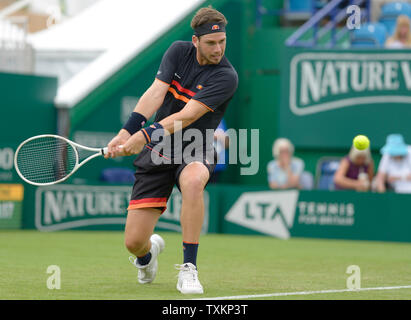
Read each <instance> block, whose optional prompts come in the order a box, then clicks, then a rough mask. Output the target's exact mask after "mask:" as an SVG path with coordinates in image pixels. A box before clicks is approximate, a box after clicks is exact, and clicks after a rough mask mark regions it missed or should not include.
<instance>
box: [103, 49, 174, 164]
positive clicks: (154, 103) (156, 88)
mask: <svg viewBox="0 0 411 320" xmlns="http://www.w3.org/2000/svg"><path fill="white" fill-rule="evenodd" d="M180 53H181V42H179V41H176V42H174V43H173V44H172V45H171V46H170V47H169V48H168V49H167V51H166V52H165V54H164V55H163V58H162V60H161V64H160V67H159V69H158V72H157V76H156V79H155V80H154V82H153V84H152V85H151V86H150V88H148V89H147V91H146V92H145V93H144V94H143V96H142V97H141V98H140V100H139V101H138V103H137V105H136V107H135V108H134V112H133V113H134V116H136V115H138V117H137V116H136V117H135V118H136V119H137V120H138V121H141V120H142V119H144V118H145V119H150V118H151V116H152V115H153V114H154V113H155V112H156V111H157V110H158V109H159V108H160V106H161V105H162V104H163V101H164V98H165V96H166V94H167V91H168V89H169V87H170V83H171V81H172V79H173V76H174V73H175V71H176V68H177V67H178V65H179V57H180ZM131 119H132V118H131ZM134 129H136V128H134ZM137 129H138V130H139V129H141V128H137ZM138 130H131V131H132V132H131V133H130V132H129V131H127V130H125V129H121V130H120V132H119V133H118V135H117V136H116V137H114V138H113V140H111V141H110V143H109V144H108V145H107V147H108V152H107V154H106V156H105V158H112V157H116V156H117V155H118V151H119V150H118V147H119V146H120V145H124V144H125V143H126V142H127V141H128V140H129V138H130V137H131V136H132V135H134V134H136V132H137V131H138ZM134 131H136V132H134Z"/></svg>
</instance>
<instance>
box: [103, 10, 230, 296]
mask: <svg viewBox="0 0 411 320" xmlns="http://www.w3.org/2000/svg"><path fill="white" fill-rule="evenodd" d="M226 25H227V20H226V18H225V17H224V15H223V14H222V13H220V12H218V11H217V10H215V9H212V8H210V7H208V8H202V9H200V10H198V11H197V13H196V14H195V16H194V17H193V19H192V21H191V27H192V29H193V30H194V35H193V36H192V41H176V42H174V43H173V44H172V45H171V46H170V47H169V48H168V50H167V51H166V52H165V54H164V56H163V58H162V61H161V64H160V68H159V70H158V72H157V76H156V78H155V80H154V82H153V83H152V85H151V86H150V87H149V88H148V89H147V91H146V92H145V93H144V94H143V96H142V97H141V98H140V100H139V102H138V103H137V105H136V107H135V109H134V112H133V113H132V114H131V116H130V118H129V120H128V121H127V123H126V124H125V125H124V127H123V129H121V130H120V132H119V133H118V135H117V136H116V137H114V138H113V139H112V141H111V142H110V143H109V144H108V153H107V155H106V157H107V158H108V157H111V158H115V157H117V156H124V155H134V154H138V156H137V158H136V160H135V161H134V165H135V166H136V168H137V169H136V173H135V177H136V180H135V183H134V186H133V190H132V196H131V201H130V204H129V207H128V216H127V222H126V227H125V245H126V247H127V249H128V250H129V251H130V252H131V253H132V254H133V255H135V256H136V258H134V257H130V258H131V259H132V260H131V261H132V263H133V264H134V265H135V266H136V267H137V268H138V281H139V282H140V283H150V282H152V281H153V280H154V278H155V276H156V273H157V269H158V263H157V257H158V255H159V254H160V253H161V252H162V251H163V249H164V246H165V243H164V240H163V239H162V238H161V237H160V236H159V235H157V234H153V231H154V227H155V225H156V223H157V221H158V219H159V218H160V215H161V214H162V213H163V212H164V210H165V209H166V205H167V200H168V198H169V196H170V194H171V192H172V189H173V187H174V185H177V187H178V188H179V190H180V191H181V193H182V208H181V227H182V238H183V257H184V260H183V264H181V265H177V269H178V270H180V272H179V275H178V282H177V289H178V290H179V291H180V292H181V293H184V294H194V293H197V294H202V293H203V287H202V285H201V283H200V281H199V280H198V272H197V261H196V260H197V250H198V244H199V239H200V232H201V228H202V224H203V220H204V199H203V192H204V188H205V186H206V185H207V182H208V180H209V178H210V176H211V173H212V172H213V169H214V167H215V163H216V154H215V151H214V149H213V139H212V138H211V139H210V141H209V140H207V139H206V138H205V135H206V130H207V129H212V130H215V129H216V128H217V126H218V124H219V123H220V121H221V119H222V118H223V115H224V112H225V110H226V108H227V105H228V103H229V101H230V100H231V98H232V97H233V95H234V92H235V91H236V89H237V85H238V76H237V73H236V71H235V69H234V68H233V66H232V65H231V64H230V62H229V61H228V60H227V58H226V57H225V56H224V52H225V48H226V32H225V28H226ZM155 112H157V113H156V116H155V122H154V124H152V125H151V126H149V127H144V124H145V123H146V121H147V119H149V118H150V117H151V116H152V115H153V114H154V113H155ZM176 123H178V124H179V125H176ZM176 128H177V129H176ZM188 129H195V130H197V132H199V133H200V137H202V138H204V139H197V140H198V141H184V140H183V141H177V134H175V133H176V132H177V131H180V133H181V134H184V132H185V131H186V130H188ZM180 136H181V135H180ZM194 136H195V135H194ZM155 137H157V138H155ZM180 140H181V139H180ZM196 143H197V144H196ZM167 144H168V145H169V146H170V145H171V148H169V149H170V150H171V151H170V152H166V151H164V150H168V149H167V148H165V147H162V148H158V146H159V145H163V146H164V145H167ZM193 144H194V145H197V146H198V145H200V146H201V148H195V150H197V151H198V150H200V151H201V152H196V154H194V155H193V154H192V152H188V153H189V155H190V156H189V157H188V156H187V155H186V153H187V152H185V151H186V150H185V149H186V148H187V147H188V145H191V148H192V145H193ZM121 146H123V147H121ZM190 150H191V149H190ZM159 159H160V160H163V161H162V162H161V161H160V163H159V161H158V160H159ZM178 159H182V161H177V160H178Z"/></svg>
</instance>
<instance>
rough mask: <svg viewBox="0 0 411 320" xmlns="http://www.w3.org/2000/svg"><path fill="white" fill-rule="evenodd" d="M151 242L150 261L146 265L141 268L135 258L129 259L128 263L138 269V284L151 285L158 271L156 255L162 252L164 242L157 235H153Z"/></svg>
mask: <svg viewBox="0 0 411 320" xmlns="http://www.w3.org/2000/svg"><path fill="white" fill-rule="evenodd" d="M150 240H151V249H150V252H151V260H150V262H149V263H148V264H146V265H144V266H142V265H140V264H139V263H138V261H137V258H134V257H133V256H130V257H129V260H130V262H131V263H132V264H133V265H134V266H135V267H136V268H137V269H138V276H137V279H138V282H139V283H143V284H144V283H151V282H153V281H154V279H155V277H156V274H157V270H158V261H157V257H158V255H159V254H160V253H161V252H162V251H163V250H164V247H165V245H166V244H165V242H164V240H163V238H162V237H160V236H159V235H158V234H153V235H152V236H151V237H150Z"/></svg>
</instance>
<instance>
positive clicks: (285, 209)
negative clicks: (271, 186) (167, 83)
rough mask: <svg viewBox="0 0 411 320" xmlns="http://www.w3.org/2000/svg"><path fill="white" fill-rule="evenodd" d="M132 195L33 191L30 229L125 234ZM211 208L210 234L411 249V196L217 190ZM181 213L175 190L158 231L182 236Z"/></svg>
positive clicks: (88, 189) (26, 224)
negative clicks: (366, 243)
mask: <svg viewBox="0 0 411 320" xmlns="http://www.w3.org/2000/svg"><path fill="white" fill-rule="evenodd" d="M130 191H131V187H130V186H124V185H123V186H120V185H115V186H114V185H70V184H60V185H56V186H48V187H31V186H27V187H26V189H25V197H24V206H23V207H24V208H23V212H24V213H23V220H22V226H23V228H26V229H38V230H41V231H57V230H67V229H76V230H124V225H125V221H126V208H127V205H128V201H129V195H130ZM204 200H205V220H204V226H203V233H225V234H259V235H267V236H272V237H277V238H281V239H287V238H289V237H310V238H330V239H354V240H380V241H405V242H410V241H411V231H410V230H411V195H404V194H394V193H387V194H375V193H357V192H350V191H335V192H328V191H298V190H284V191H272V190H267V189H265V188H258V187H244V186H242V187H241V186H232V185H209V186H208V187H207V188H206V192H205V195H204ZM180 209H181V194H180V192H179V191H178V190H177V189H175V190H174V191H173V193H172V195H171V197H170V199H169V202H168V208H167V210H166V211H165V212H164V213H163V215H162V216H161V218H160V220H159V223H158V225H157V229H158V230H169V231H181V227H180Z"/></svg>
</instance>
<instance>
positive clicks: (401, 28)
mask: <svg viewBox="0 0 411 320" xmlns="http://www.w3.org/2000/svg"><path fill="white" fill-rule="evenodd" d="M410 25H411V23H410V18H408V17H407V16H406V15H403V14H402V15H399V16H398V18H397V26H396V27H395V31H394V34H393V35H392V36H391V37H389V38H388V39H387V41H386V42H385V47H386V48H391V49H403V48H411V30H410Z"/></svg>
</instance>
